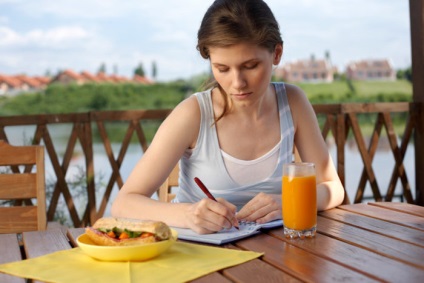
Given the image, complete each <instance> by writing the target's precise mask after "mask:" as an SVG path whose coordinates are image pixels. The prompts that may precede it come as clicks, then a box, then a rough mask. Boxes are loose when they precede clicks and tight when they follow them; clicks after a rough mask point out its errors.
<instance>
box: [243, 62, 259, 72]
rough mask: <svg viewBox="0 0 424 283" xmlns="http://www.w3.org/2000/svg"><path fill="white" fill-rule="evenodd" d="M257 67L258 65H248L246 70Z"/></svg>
mask: <svg viewBox="0 0 424 283" xmlns="http://www.w3.org/2000/svg"><path fill="white" fill-rule="evenodd" d="M256 66H258V63H255V64H249V65H246V66H245V68H246V69H248V70H250V69H254V68H256Z"/></svg>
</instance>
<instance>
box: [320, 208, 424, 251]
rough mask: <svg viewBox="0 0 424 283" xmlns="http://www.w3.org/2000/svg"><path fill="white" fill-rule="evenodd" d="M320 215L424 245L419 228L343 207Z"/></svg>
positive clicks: (423, 238) (422, 234) (423, 237)
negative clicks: (368, 215) (382, 219)
mask: <svg viewBox="0 0 424 283" xmlns="http://www.w3.org/2000/svg"><path fill="white" fill-rule="evenodd" d="M319 215H320V216H323V217H326V218H329V219H333V220H336V221H339V222H342V223H346V224H349V225H352V226H355V227H360V228H362V229H365V230H368V231H373V232H375V233H379V234H381V235H386V236H388V237H392V238H395V239H398V240H401V241H405V242H408V243H410V244H414V245H417V246H420V247H424V233H423V232H422V231H420V230H417V229H414V228H410V227H405V226H401V225H398V224H394V223H390V222H386V221H381V220H379V219H376V218H371V217H367V216H365V215H362V214H357V213H354V212H350V211H347V210H343V209H330V210H327V211H322V212H320V213H319Z"/></svg>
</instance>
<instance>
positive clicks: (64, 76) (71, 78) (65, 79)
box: [51, 69, 87, 85]
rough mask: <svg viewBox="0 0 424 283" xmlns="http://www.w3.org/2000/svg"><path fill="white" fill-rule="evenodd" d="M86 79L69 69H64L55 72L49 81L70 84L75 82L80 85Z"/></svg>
mask: <svg viewBox="0 0 424 283" xmlns="http://www.w3.org/2000/svg"><path fill="white" fill-rule="evenodd" d="M86 81H87V79H86V78H85V77H84V76H82V75H80V74H78V73H76V72H74V71H72V70H70V69H67V70H65V71H62V72H59V74H57V75H56V76H55V77H54V78H53V79H52V80H51V83H61V84H70V83H75V84H77V85H82V84H83V83H85V82H86Z"/></svg>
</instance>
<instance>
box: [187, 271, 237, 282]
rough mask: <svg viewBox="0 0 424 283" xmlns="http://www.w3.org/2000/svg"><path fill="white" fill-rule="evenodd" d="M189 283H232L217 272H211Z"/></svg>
mask: <svg viewBox="0 0 424 283" xmlns="http://www.w3.org/2000/svg"><path fill="white" fill-rule="evenodd" d="M190 282H192V283H231V282H232V281H231V280H230V279H227V278H226V277H224V276H223V275H221V274H220V273H219V272H213V273H211V274H208V275H206V276H203V277H200V278H198V279H195V280H193V281H190Z"/></svg>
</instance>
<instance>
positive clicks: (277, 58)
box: [272, 43, 283, 65]
mask: <svg viewBox="0 0 424 283" xmlns="http://www.w3.org/2000/svg"><path fill="white" fill-rule="evenodd" d="M281 56H283V45H282V44H281V43H279V44H277V45H276V46H275V50H274V60H273V61H272V63H273V64H274V65H278V64H280V61H281Z"/></svg>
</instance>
